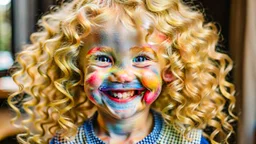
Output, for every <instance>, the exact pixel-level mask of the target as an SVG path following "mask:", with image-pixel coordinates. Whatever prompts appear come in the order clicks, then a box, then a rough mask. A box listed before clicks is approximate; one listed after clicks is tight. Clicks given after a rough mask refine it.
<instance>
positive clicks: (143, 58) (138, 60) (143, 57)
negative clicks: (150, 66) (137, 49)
mask: <svg viewBox="0 0 256 144" xmlns="http://www.w3.org/2000/svg"><path fill="white" fill-rule="evenodd" d="M147 60H148V58H147V57H146V56H137V57H135V58H134V59H133V60H132V61H133V62H144V61H147Z"/></svg>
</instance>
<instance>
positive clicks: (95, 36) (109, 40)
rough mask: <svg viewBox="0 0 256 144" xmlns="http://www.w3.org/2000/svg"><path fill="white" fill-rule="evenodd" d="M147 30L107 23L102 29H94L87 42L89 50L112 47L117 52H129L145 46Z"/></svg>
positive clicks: (119, 23)
mask: <svg viewBox="0 0 256 144" xmlns="http://www.w3.org/2000/svg"><path fill="white" fill-rule="evenodd" d="M146 34H147V30H145V29H143V28H142V27H138V28H132V27H129V28H128V27H126V26H124V25H123V24H122V23H121V22H118V23H111V22H107V23H106V24H104V25H103V27H102V28H99V29H94V30H93V31H92V33H91V34H90V35H89V36H88V38H87V39H86V41H85V45H87V49H88V50H90V49H92V48H94V47H103V46H104V47H110V48H113V49H114V50H115V51H116V52H122V51H127V50H129V49H130V48H132V47H134V46H142V45H143V44H145V43H146V42H145V35H146Z"/></svg>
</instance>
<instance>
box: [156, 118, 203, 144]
mask: <svg viewBox="0 0 256 144" xmlns="http://www.w3.org/2000/svg"><path fill="white" fill-rule="evenodd" d="M202 134H203V132H202V130H200V129H193V130H191V131H190V132H189V133H188V134H187V137H185V136H184V135H183V134H182V133H181V132H179V131H178V130H176V129H175V128H174V127H173V126H172V125H168V124H166V123H164V125H163V130H162V135H161V141H160V143H165V142H168V143H177V144H208V143H202V138H203V137H202ZM204 140H206V139H204ZM206 142H207V140H206Z"/></svg>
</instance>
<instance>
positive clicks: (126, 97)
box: [102, 89, 145, 103]
mask: <svg viewBox="0 0 256 144" xmlns="http://www.w3.org/2000/svg"><path fill="white" fill-rule="evenodd" d="M102 92H103V93H104V94H105V95H106V96H108V97H109V98H110V99H111V100H113V101H115V102H119V103H124V102H129V101H131V100H133V99H134V98H135V97H136V96H140V95H143V94H144V93H145V89H138V90H137V89H136V90H108V91H102Z"/></svg>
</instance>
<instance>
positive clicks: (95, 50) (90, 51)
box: [87, 47, 100, 55]
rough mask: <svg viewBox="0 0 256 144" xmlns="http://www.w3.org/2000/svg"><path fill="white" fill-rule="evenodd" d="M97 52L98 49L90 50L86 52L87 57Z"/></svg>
mask: <svg viewBox="0 0 256 144" xmlns="http://www.w3.org/2000/svg"><path fill="white" fill-rule="evenodd" d="M99 50H100V47H95V48H92V49H91V50H89V51H88V53H87V55H91V54H93V53H95V52H97V51H99Z"/></svg>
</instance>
